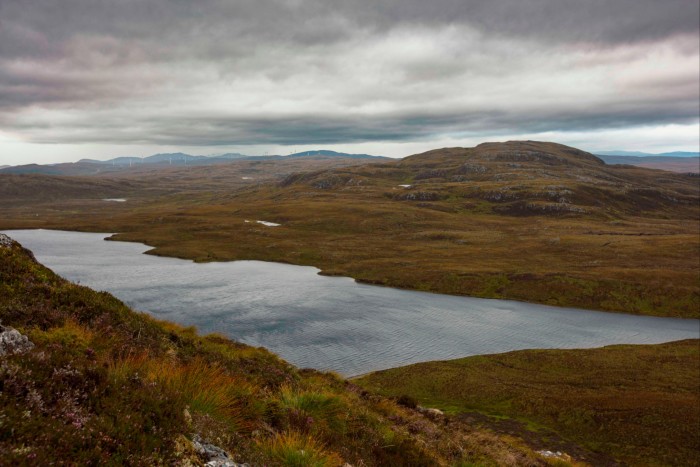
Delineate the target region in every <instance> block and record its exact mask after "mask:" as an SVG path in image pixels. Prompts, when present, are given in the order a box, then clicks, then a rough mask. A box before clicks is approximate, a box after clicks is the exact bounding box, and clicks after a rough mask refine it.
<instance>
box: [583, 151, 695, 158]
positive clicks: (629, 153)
mask: <svg viewBox="0 0 700 467" xmlns="http://www.w3.org/2000/svg"><path fill="white" fill-rule="evenodd" d="M596 156H598V157H600V156H635V157H700V152H686V151H674V152H661V153H658V154H652V153H649V152H639V151H599V152H597V153H596Z"/></svg>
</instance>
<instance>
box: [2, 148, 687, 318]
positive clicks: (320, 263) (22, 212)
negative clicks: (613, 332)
mask: <svg viewBox="0 0 700 467" xmlns="http://www.w3.org/2000/svg"><path fill="white" fill-rule="evenodd" d="M355 162H357V161H355ZM236 164H239V163H232V164H228V165H227V166H226V167H228V166H230V168H224V167H225V166H223V165H222V166H217V167H216V168H211V167H199V168H196V169H192V171H191V172H189V173H184V172H182V169H178V170H179V171H176V172H173V174H177V175H169V176H167V177H166V176H165V175H162V176H160V177H156V176H151V178H149V179H148V180H147V181H146V180H145V179H144V178H139V177H136V176H134V177H132V178H129V179H128V180H129V181H130V183H134V184H138V183H140V184H146V185H147V188H134V189H133V190H132V192H131V193H130V194H129V195H128V196H129V202H127V203H121V204H119V205H117V204H116V203H115V204H113V205H107V203H104V202H102V201H99V199H98V197H97V196H93V197H89V196H73V195H66V196H64V197H61V196H54V197H53V198H52V200H51V201H41V202H39V201H35V200H32V199H30V198H31V197H32V196H31V195H30V194H27V196H26V198H28V200H16V201H13V202H12V203H10V204H9V205H5V206H3V207H0V228H2V229H9V228H35V227H42V228H59V229H76V230H91V231H103V232H104V231H111V232H120V233H119V234H118V235H117V236H116V237H115V238H117V239H120V240H131V241H141V242H144V243H147V244H149V245H152V246H153V247H154V250H153V251H151V253H153V254H159V255H167V256H176V257H182V258H191V259H194V260H197V261H212V260H235V259H259V260H270V261H281V262H289V263H294V264H304V265H314V266H317V267H319V268H321V269H322V270H323V273H325V274H338V275H347V276H351V277H354V278H356V279H358V280H360V281H365V282H370V283H375V284H382V285H389V286H394V287H404V288H412V289H417V290H428V291H434V292H442V293H450V294H464V295H473V296H480V297H494V298H511V299H518V300H525V301H532V302H540V303H546V304H552V305H560V306H577V307H585V308H596V309H603V310H610V311H624V312H629V313H640V314H650V315H662V316H685V317H698V316H700V286H699V285H698V284H699V282H698V278H699V268H698V264H699V263H700V240H699V235H698V234H699V233H700V223H699V219H700V210H699V206H698V200H699V199H700V198H699V196H698V188H699V187H698V179H697V177H690V176H687V175H681V174H674V173H670V172H662V171H654V170H648V169H643V168H637V167H630V166H606V165H605V164H604V163H603V162H602V161H601V160H599V159H598V158H596V157H595V156H593V155H591V154H588V153H585V152H583V151H579V150H576V149H574V148H569V147H566V146H562V145H558V144H553V143H537V142H510V143H488V144H482V145H479V146H477V147H476V148H470V149H464V148H453V149H441V150H436V151H430V152H428V153H425V154H419V155H416V156H411V157H407V158H405V159H402V160H399V161H391V162H382V163H375V164H369V165H359V166H352V167H345V168H336V169H333V170H326V169H325V168H321V169H320V170H314V171H308V169H309V167H310V166H309V165H306V166H305V167H306V169H307V171H304V172H297V173H295V174H283V173H282V171H281V170H280V169H276V170H277V171H276V172H274V174H273V175H269V176H268V178H266V179H265V180H266V181H265V183H262V182H261V183H252V182H250V183H248V181H245V182H246V183H243V184H242V180H241V179H240V176H241V174H243V172H242V170H243V169H241V167H243V166H237V165H236ZM261 164H262V163H261ZM269 164H274V163H272V162H270V163H269ZM236 167H238V168H236ZM245 167H246V170H253V169H254V168H256V169H255V170H259V171H260V172H258V173H259V174H260V177H262V178H264V177H263V174H268V173H269V172H268V171H269V170H274V169H273V168H272V166H264V165H256V166H254V167H253V166H247V165H246V166H245ZM227 170H229V171H230V172H227ZM234 173H235V174H236V175H232V174H234ZM246 173H248V172H246ZM272 179H274V180H277V182H275V183H271V180H272ZM0 180H2V176H0ZM47 180H48V179H47ZM100 180H101V181H104V182H105V183H106V182H107V181H109V180H111V179H108V178H104V179H103V178H101V179H100ZM47 183H50V182H49V181H47ZM76 183H78V184H81V183H83V182H82V180H80V181H76ZM400 185H408V186H407V187H402V186H400ZM158 190H161V191H160V192H159V193H160V195H158V196H156V195H155V193H156V192H158ZM245 220H266V221H272V222H277V223H280V224H282V225H281V226H280V227H275V228H270V227H266V226H263V225H260V224H256V223H255V222H249V223H246V222H245Z"/></svg>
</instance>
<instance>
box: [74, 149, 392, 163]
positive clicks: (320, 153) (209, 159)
mask: <svg viewBox="0 0 700 467" xmlns="http://www.w3.org/2000/svg"><path fill="white" fill-rule="evenodd" d="M281 157H346V158H350V159H376V158H383V157H381V156H372V155H369V154H347V153H344V152H336V151H329V150H327V149H317V150H313V151H304V152H297V153H294V154H290V155H288V156H279V155H274V156H248V155H246V154H240V153H237V152H230V153H226V154H212V155H210V156H193V155H191V154H185V153H183V152H174V153H164V154H154V155H152V156H148V157H116V158H114V159H108V160H105V161H100V160H96V159H81V160H79V161H78V162H77V163H90V164H108V165H130V166H133V165H134V164H170V165H173V164H196V165H209V164H216V163H221V162H228V161H231V160H236V159H248V160H251V159H252V160H256V159H276V158H281Z"/></svg>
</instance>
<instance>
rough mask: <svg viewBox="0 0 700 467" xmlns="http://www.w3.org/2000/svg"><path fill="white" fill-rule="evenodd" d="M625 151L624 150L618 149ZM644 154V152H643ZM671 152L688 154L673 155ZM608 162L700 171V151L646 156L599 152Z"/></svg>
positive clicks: (650, 167)
mask: <svg viewBox="0 0 700 467" xmlns="http://www.w3.org/2000/svg"><path fill="white" fill-rule="evenodd" d="M618 152H624V151H618ZM641 154H643V153H641ZM671 154H687V155H684V156H672V155H671ZM597 156H598V157H600V158H601V159H602V160H603V161H605V163H606V164H624V165H636V166H638V167H646V168H648V169H660V170H670V171H672V172H683V173H691V172H692V173H698V172H700V153H697V152H668V153H664V154H656V155H655V154H648V155H645V156H619V155H607V154H597Z"/></svg>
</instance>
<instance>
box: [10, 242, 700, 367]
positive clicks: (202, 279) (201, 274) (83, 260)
mask: <svg viewBox="0 0 700 467" xmlns="http://www.w3.org/2000/svg"><path fill="white" fill-rule="evenodd" d="M6 233H7V234H8V235H10V236H11V237H13V238H14V239H16V240H17V241H19V242H20V243H22V244H23V245H24V246H25V247H26V248H29V249H30V250H32V251H33V252H34V254H35V255H36V257H37V259H38V260H39V261H40V262H42V263H43V264H45V265H46V266H48V267H50V268H51V269H53V270H54V271H55V272H56V273H58V274H60V275H61V276H63V277H65V278H67V279H69V280H72V281H74V282H79V283H81V284H83V285H87V286H89V287H91V288H93V289H96V290H106V291H108V292H111V293H112V294H114V295H115V296H117V297H119V298H120V299H121V300H123V301H124V302H126V303H127V304H129V305H130V306H132V307H133V308H135V309H138V310H142V311H146V312H148V313H150V314H152V315H154V316H156V317H158V318H160V319H166V320H170V321H175V322H177V323H181V324H185V325H195V326H197V327H198V328H199V329H200V330H201V331H203V332H205V333H208V332H220V333H224V334H226V335H228V336H230V337H232V338H234V339H236V340H238V341H241V342H244V343H247V344H250V345H255V346H264V347H267V348H268V349H270V350H272V351H273V352H276V353H277V354H279V355H280V356H282V357H283V358H285V359H286V360H288V361H289V362H291V363H293V364H295V365H298V366H300V367H312V368H318V369H325V370H334V371H337V372H339V373H341V374H344V375H348V376H350V375H357V374H361V373H365V372H369V371H373V370H378V369H383V368H390V367H395V366H400V365H406V364H409V363H415V362H421V361H429V360H444V359H449V358H457V357H463V356H468V355H475V354H487V353H497V352H505V351H509V350H516V349H528V348H584V347H600V346H604V345H609V344H621V343H630V344H632V343H659V342H667V341H672V340H678V339H686V338H698V337H700V322H699V321H698V320H681V319H670V318H652V317H642V316H633V315H625V314H618V313H603V312H596V311H588V310H578V309H571V308H558V307H549V306H544V305H535V304H529V303H522V302H514V301H507V300H486V299H478V298H468V297H454V296H449V295H438V294H430V293H423V292H412V291H406V290H397V289H391V288H386V287H376V286H370V285H364V284H358V283H356V282H355V281H354V280H352V279H349V278H339V277H325V276H319V275H318V274H317V272H318V269H315V268H311V267H302V266H292V265H287V264H278V263H267V262H261V261H235V262H228V263H206V264H196V263H193V262H191V261H184V260H179V259H173V258H161V257H156V256H150V255H144V254H142V253H143V252H144V251H147V250H148V249H149V247H148V246H146V245H143V244H139V243H126V242H111V241H110V242H106V241H103V239H104V238H105V237H106V236H109V234H91V233H79V232H61V231H50V230H15V231H8V232H6Z"/></svg>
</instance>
